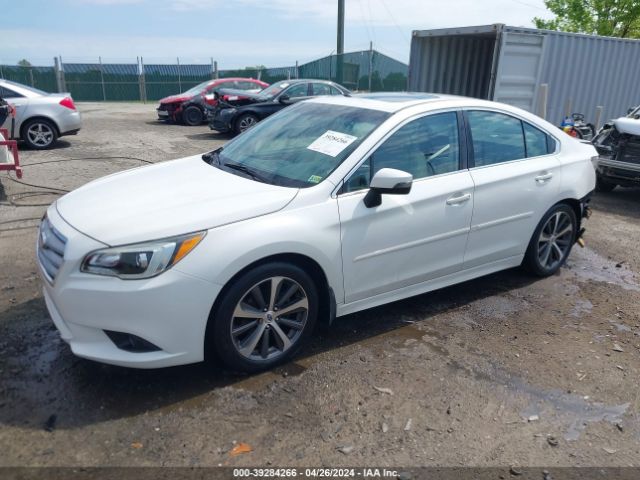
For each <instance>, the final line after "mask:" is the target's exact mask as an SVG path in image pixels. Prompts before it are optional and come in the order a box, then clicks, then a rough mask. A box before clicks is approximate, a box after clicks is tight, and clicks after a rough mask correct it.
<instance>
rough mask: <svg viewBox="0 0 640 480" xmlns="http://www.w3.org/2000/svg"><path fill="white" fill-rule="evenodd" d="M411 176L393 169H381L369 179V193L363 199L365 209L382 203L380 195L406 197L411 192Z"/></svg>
mask: <svg viewBox="0 0 640 480" xmlns="http://www.w3.org/2000/svg"><path fill="white" fill-rule="evenodd" d="M412 183H413V175H411V174H410V173H407V172H403V171H402V170H396V169H395V168H381V169H380V170H378V171H377V172H376V174H375V175H374V176H373V178H372V179H371V183H370V184H369V192H368V193H367V194H366V195H365V197H364V205H365V206H366V207H367V208H372V207H377V206H378V205H380V204H381V203H382V195H383V194H385V195H407V194H408V193H409V192H410V191H411V185H412Z"/></svg>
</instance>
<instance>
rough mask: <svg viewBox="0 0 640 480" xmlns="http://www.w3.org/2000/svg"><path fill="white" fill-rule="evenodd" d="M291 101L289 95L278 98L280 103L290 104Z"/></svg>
mask: <svg viewBox="0 0 640 480" xmlns="http://www.w3.org/2000/svg"><path fill="white" fill-rule="evenodd" d="M290 100H291V97H289V95H280V98H278V101H279V102H280V103H284V104H287V103H289V102H290Z"/></svg>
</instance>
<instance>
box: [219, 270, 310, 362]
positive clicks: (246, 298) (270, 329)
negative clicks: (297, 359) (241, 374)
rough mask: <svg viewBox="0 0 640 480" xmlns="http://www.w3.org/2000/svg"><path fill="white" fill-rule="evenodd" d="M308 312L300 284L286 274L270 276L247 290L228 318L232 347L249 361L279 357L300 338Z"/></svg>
mask: <svg viewBox="0 0 640 480" xmlns="http://www.w3.org/2000/svg"><path fill="white" fill-rule="evenodd" d="M308 315H309V299H308V297H307V293H306V292H305V291H304V289H303V288H302V286H301V285H300V284H299V283H298V282H296V281H295V280H293V279H291V278H288V277H281V276H278V277H270V278H267V279H265V280H263V281H261V282H259V283H257V284H255V285H254V286H252V287H251V288H250V289H249V290H247V291H246V292H245V293H244V295H242V297H241V298H240V301H239V302H238V303H237V305H236V307H235V309H234V311H233V318H232V321H231V331H230V333H231V339H232V341H233V345H234V347H235V349H236V351H237V352H238V353H239V354H240V355H242V356H243V357H244V358H247V359H249V360H253V361H265V360H272V359H275V358H276V357H281V356H282V355H284V354H285V352H287V351H288V350H289V349H290V348H291V347H293V345H294V344H295V343H296V342H297V341H298V340H299V339H300V336H301V335H302V332H303V330H304V327H305V325H306V323H307V318H308Z"/></svg>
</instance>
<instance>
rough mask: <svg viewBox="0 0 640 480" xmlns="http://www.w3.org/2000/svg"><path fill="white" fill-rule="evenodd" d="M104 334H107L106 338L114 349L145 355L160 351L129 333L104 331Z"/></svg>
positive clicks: (158, 348) (155, 346)
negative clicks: (112, 344)
mask: <svg viewBox="0 0 640 480" xmlns="http://www.w3.org/2000/svg"><path fill="white" fill-rule="evenodd" d="M104 333H106V334H107V337H109V339H110V340H111V341H112V342H113V343H114V345H115V346H116V347H118V348H119V349H120V350H124V351H125V352H131V353H146V352H157V351H159V350H161V348H160V347H158V346H157V345H154V344H153V343H151V342H149V341H147V340H145V339H144V338H140V337H138V336H136V335H132V334H131V333H122V332H114V331H112V330H105V331H104Z"/></svg>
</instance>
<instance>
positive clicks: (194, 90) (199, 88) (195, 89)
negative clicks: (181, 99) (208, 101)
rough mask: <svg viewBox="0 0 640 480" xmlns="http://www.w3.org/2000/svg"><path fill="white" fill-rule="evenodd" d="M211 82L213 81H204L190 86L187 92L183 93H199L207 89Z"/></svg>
mask: <svg viewBox="0 0 640 480" xmlns="http://www.w3.org/2000/svg"><path fill="white" fill-rule="evenodd" d="M210 83H211V81H208V82H202V83H201V84H200V85H196V86H195V87H192V88H190V89H189V90H187V91H186V92H183V93H182V95H199V94H201V93H202V92H204V91H205V90H206V89H207V87H208V86H209V84H210Z"/></svg>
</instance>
